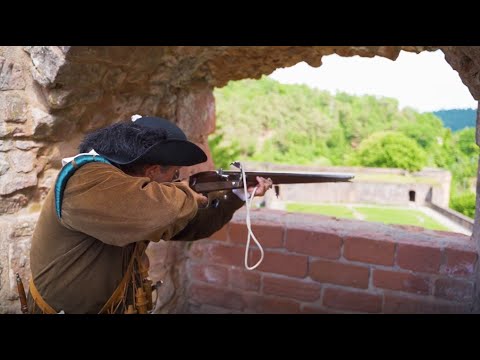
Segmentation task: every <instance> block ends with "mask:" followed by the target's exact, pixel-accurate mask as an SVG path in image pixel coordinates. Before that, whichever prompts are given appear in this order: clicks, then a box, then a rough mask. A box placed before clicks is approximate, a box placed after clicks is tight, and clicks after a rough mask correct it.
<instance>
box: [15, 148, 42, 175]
mask: <svg viewBox="0 0 480 360" xmlns="http://www.w3.org/2000/svg"><path fill="white" fill-rule="evenodd" d="M37 152H38V149H34V150H30V151H23V150H11V151H9V152H8V160H9V162H10V164H11V165H12V167H13V169H14V170H15V171H16V172H21V173H28V172H30V171H32V170H33V168H34V167H35V159H36V158H37Z"/></svg>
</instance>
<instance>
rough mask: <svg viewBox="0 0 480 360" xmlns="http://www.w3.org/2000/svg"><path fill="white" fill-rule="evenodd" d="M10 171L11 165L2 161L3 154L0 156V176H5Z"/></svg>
mask: <svg viewBox="0 0 480 360" xmlns="http://www.w3.org/2000/svg"><path fill="white" fill-rule="evenodd" d="M8 169H10V164H9V163H8V162H7V161H6V160H4V159H2V154H0V175H3V174H5V173H6V172H7V170H8Z"/></svg>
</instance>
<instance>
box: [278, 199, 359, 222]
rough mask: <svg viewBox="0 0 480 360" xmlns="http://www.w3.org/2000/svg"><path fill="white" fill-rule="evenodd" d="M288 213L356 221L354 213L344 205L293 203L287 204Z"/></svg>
mask: <svg viewBox="0 0 480 360" xmlns="http://www.w3.org/2000/svg"><path fill="white" fill-rule="evenodd" d="M287 211H291V212H304V213H309V214H321V215H328V216H336V217H339V218H345V219H355V216H354V215H353V211H352V210H351V209H349V208H348V207H346V206H342V205H338V206H337V205H316V204H300V203H291V204H287Z"/></svg>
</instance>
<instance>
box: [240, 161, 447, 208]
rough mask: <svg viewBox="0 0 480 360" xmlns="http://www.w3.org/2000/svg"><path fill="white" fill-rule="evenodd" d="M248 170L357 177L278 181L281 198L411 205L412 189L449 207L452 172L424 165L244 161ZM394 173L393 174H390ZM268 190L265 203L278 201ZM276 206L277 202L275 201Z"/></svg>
mask: <svg viewBox="0 0 480 360" xmlns="http://www.w3.org/2000/svg"><path fill="white" fill-rule="evenodd" d="M244 166H245V168H246V169H247V170H257V171H281V172H284V171H285V172H327V173H340V174H344V173H349V174H353V175H354V176H355V177H354V178H353V179H352V180H351V181H350V182H337V183H319V184H286V185H279V186H278V188H279V197H278V199H279V200H281V201H289V202H306V203H371V204H384V205H402V206H405V205H408V204H409V203H410V202H411V200H410V192H411V191H413V192H414V193H415V200H414V202H415V203H416V204H419V205H425V203H426V202H427V201H433V202H435V203H436V204H439V205H440V206H443V207H448V200H449V198H450V182H451V177H452V176H451V174H450V172H449V171H447V170H441V169H425V170H422V171H419V172H416V173H412V174H409V173H408V172H407V171H405V170H402V169H385V168H361V167H346V166H328V167H326V166H304V165H275V164H269V163H245V164H244ZM390 175H393V176H394V177H390V178H389V176H390ZM275 200H276V199H275V197H274V195H273V193H272V194H268V196H267V197H266V205H267V206H269V204H273V203H275ZM273 206H274V205H273Z"/></svg>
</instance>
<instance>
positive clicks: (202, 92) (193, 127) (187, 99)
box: [177, 86, 215, 136]
mask: <svg viewBox="0 0 480 360" xmlns="http://www.w3.org/2000/svg"><path fill="white" fill-rule="evenodd" d="M177 125H178V126H180V127H181V128H182V129H183V130H184V131H185V133H186V134H187V136H193V135H194V134H196V135H199V134H202V135H207V134H210V133H212V132H213V131H215V98H214V97H213V91H212V89H211V88H210V87H208V86H205V87H204V88H200V89H196V90H194V91H189V92H181V93H180V95H179V97H178V102H177Z"/></svg>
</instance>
